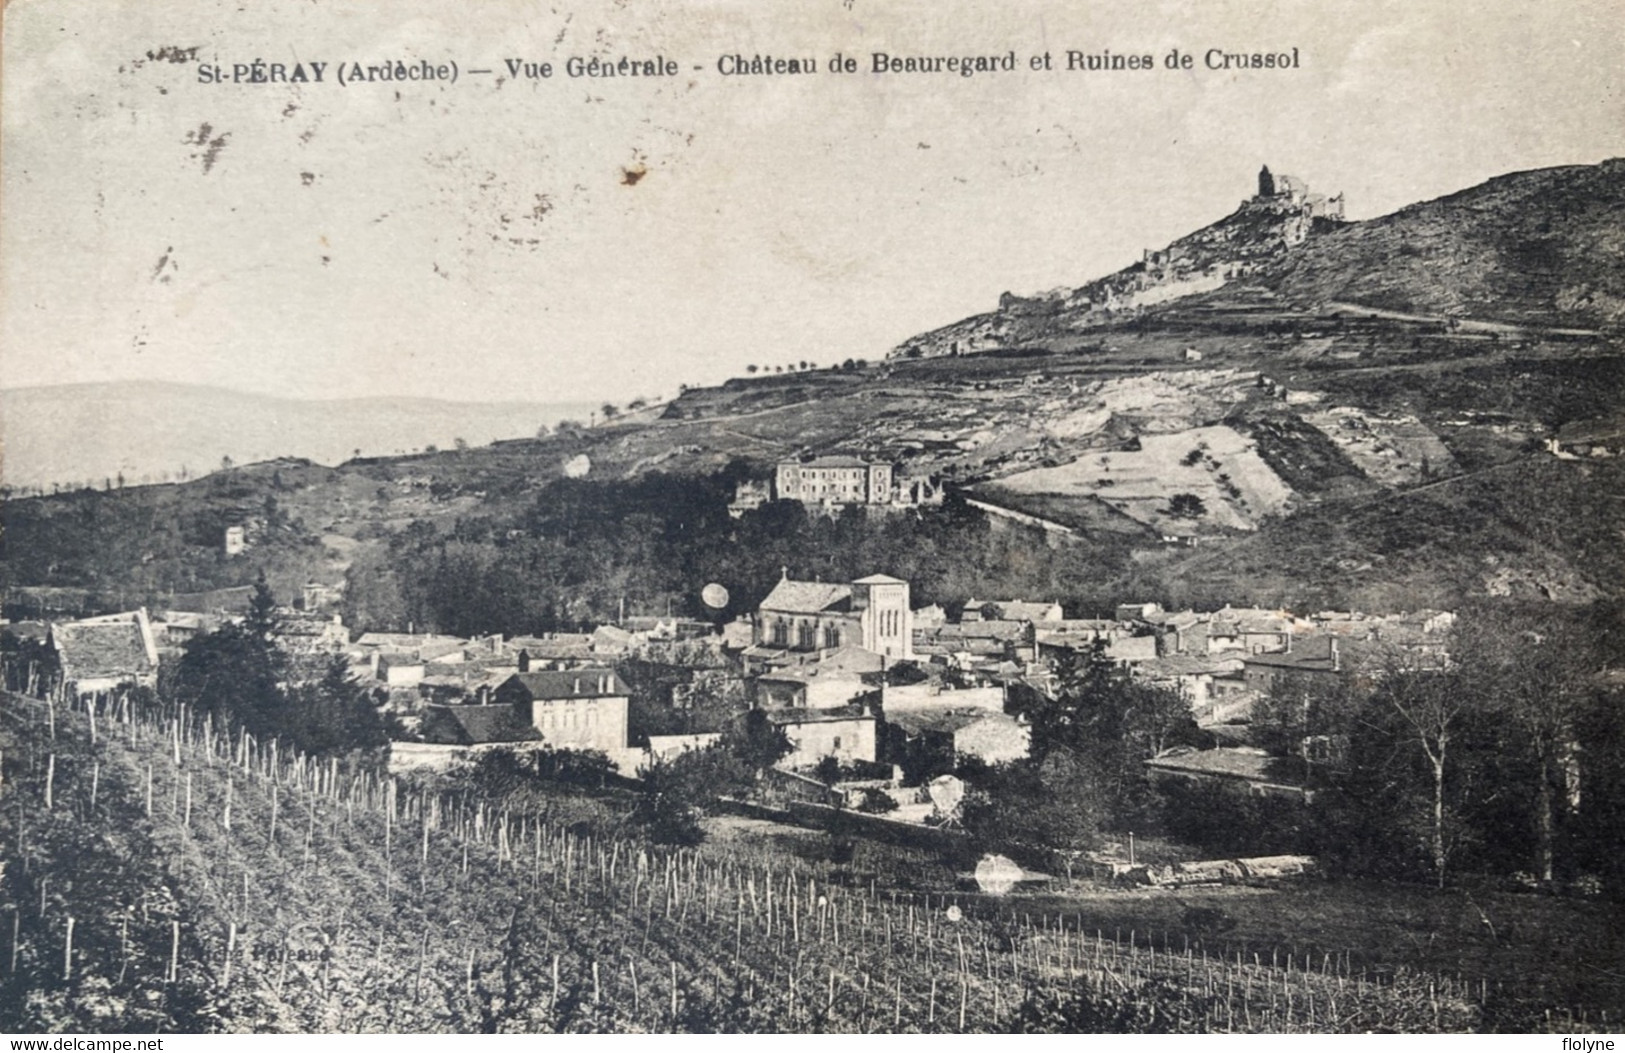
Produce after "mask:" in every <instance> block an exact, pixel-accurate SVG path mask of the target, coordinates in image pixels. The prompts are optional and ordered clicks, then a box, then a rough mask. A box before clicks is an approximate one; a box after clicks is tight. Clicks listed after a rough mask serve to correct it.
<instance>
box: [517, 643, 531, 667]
mask: <svg viewBox="0 0 1625 1053" xmlns="http://www.w3.org/2000/svg"><path fill="white" fill-rule="evenodd" d="M519 671H520V672H521V673H528V672H530V652H529V651H528V650H526V649H525V648H523V647H521V648H520V649H519Z"/></svg>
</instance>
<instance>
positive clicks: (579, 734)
mask: <svg viewBox="0 0 1625 1053" xmlns="http://www.w3.org/2000/svg"><path fill="white" fill-rule="evenodd" d="M842 470H843V471H846V472H848V473H850V474H851V475H853V476H854V477H856V478H858V479H860V480H862V481H865V482H866V481H867V479H868V477H870V476H872V475H874V474H876V473H875V472H874V471H873V469H872V467H867V466H866V467H858V468H852V467H851V466H845V467H843V468H842ZM781 485H782V484H781ZM869 492H870V491H869V490H868V489H867V488H866V487H857V486H856V485H855V484H854V486H853V488H852V489H850V490H849V491H848V492H847V493H845V494H844V495H843V496H845V497H846V498H847V499H848V500H850V501H864V500H868V499H869V497H868V495H869ZM876 492H879V491H876ZM808 497H809V500H814V501H817V502H818V503H819V505H820V506H821V507H825V508H826V509H827V508H829V507H830V504H831V501H830V494H829V493H827V492H818V493H813V494H809V495H808ZM836 510H837V511H838V509H836ZM241 543H242V539H241V535H240V533H238V532H235V531H234V532H233V533H232V535H231V536H230V537H229V538H228V544H230V545H232V546H239V545H241ZM790 569H791V568H789V567H786V568H784V570H783V574H782V577H781V580H779V581H778V582H777V583H776V584H775V585H774V586H773V588H772V589H771V591H770V592H769V593H768V594H767V595H766V596H763V597H762V598H761V599H760V600H759V602H757V603H756V605H755V609H754V610H753V611H752V612H750V613H749V614H747V615H742V616H740V617H738V618H736V619H733V620H730V621H719V620H707V619H700V618H689V617H680V616H671V615H665V616H648V615H628V616H624V617H622V618H620V619H618V620H617V621H614V622H607V623H605V624H601V625H598V626H596V627H593V628H592V629H591V631H583V632H575V633H562V632H560V633H547V634H540V635H507V636H504V635H503V634H500V633H492V634H490V635H485V636H476V637H459V636H452V635H444V634H437V633H424V632H376V631H362V632H359V633H356V632H352V631H351V629H350V627H348V626H346V625H345V624H344V623H343V621H342V618H341V616H340V615H339V614H338V613H337V612H336V607H337V606H338V603H339V600H340V597H341V592H342V590H341V589H340V588H337V587H333V586H326V585H321V584H317V583H311V584H309V585H307V586H306V588H305V589H303V590H302V593H301V595H300V596H299V597H298V598H297V599H295V600H294V602H292V603H291V604H288V605H285V606H279V607H277V608H276V609H275V611H274V617H273V620H272V623H271V624H272V628H271V631H270V636H271V638H272V641H273V642H274V644H275V645H276V646H277V648H279V649H280V650H281V651H282V652H284V653H285V654H287V655H290V656H295V657H302V658H304V659H322V660H325V661H328V662H331V661H333V660H342V662H343V664H344V668H345V669H346V670H347V672H348V676H349V678H350V680H351V681H352V682H353V683H354V684H355V685H357V686H359V687H361V688H363V689H364V690H365V691H366V693H367V695H368V696H369V697H370V698H371V699H372V700H373V702H374V704H375V705H376V706H377V707H379V709H380V710H381V711H382V712H384V713H386V714H388V715H389V716H390V717H391V718H392V727H393V728H395V729H396V730H395V737H394V741H392V742H391V744H390V752H389V761H388V764H389V770H390V772H391V773H394V774H402V773H407V772H413V771H422V770H429V771H445V770H448V769H449V768H452V767H454V766H455V765H457V764H458V763H459V762H460V761H463V760H468V759H472V758H476V757H478V756H479V755H481V754H482V753H486V752H490V751H527V750H539V749H545V750H553V751H582V752H586V753H591V754H597V755H601V756H602V758H604V759H605V760H606V761H607V767H608V769H609V770H610V771H612V772H613V773H615V774H616V775H617V776H619V777H620V778H621V779H624V780H628V781H633V782H635V781H636V780H638V779H639V778H640V776H641V775H643V774H644V773H645V772H646V771H647V770H648V769H649V768H650V766H651V765H656V764H659V763H663V762H669V761H671V760H672V759H674V758H675V757H678V756H680V755H681V754H683V753H684V752H686V751H692V750H703V749H706V748H708V747H710V746H712V745H714V744H716V743H717V742H718V741H719V740H720V739H721V738H722V735H723V732H724V730H725V728H726V727H727V726H728V725H729V724H730V723H731V722H734V721H737V720H738V719H740V718H741V717H743V716H746V715H748V714H754V715H756V716H757V718H758V719H760V720H762V721H765V722H766V723H767V724H768V725H769V726H771V727H772V728H774V729H777V730H778V731H781V732H782V733H783V735H784V737H785V739H786V740H787V742H788V745H789V750H788V752H787V753H786V754H785V755H784V756H782V758H781V759H780V760H779V761H778V763H777V764H776V765H774V767H773V768H772V770H771V771H769V772H768V773H767V777H766V778H765V779H764V780H763V783H762V786H761V792H760V794H759V803H776V804H779V805H783V804H785V803H786V802H788V801H796V802H811V803H814V804H817V805H821V806H825V807H831V808H837V809H839V808H852V809H856V810H859V811H863V812H870V813H876V815H877V816H881V817H884V821H885V822H886V823H891V824H908V825H913V826H917V827H928V828H949V829H951V828H953V826H954V825H955V823H956V820H957V815H956V809H957V807H958V804H959V802H960V801H961V799H962V798H963V794H964V787H963V785H962V783H961V781H960V779H959V777H958V773H959V772H960V771H961V769H962V767H963V766H964V765H966V764H967V763H969V764H979V765H984V766H992V765H999V764H1003V763H1007V762H1012V761H1017V760H1021V759H1023V758H1025V757H1027V756H1028V754H1029V749H1030V745H1031V728H1030V726H1029V721H1028V718H1027V716H1026V713H1028V712H1029V711H1030V710H1031V708H1032V705H1031V703H1032V702H1033V701H1034V700H1042V699H1045V698H1053V697H1054V696H1055V694H1056V692H1057V691H1058V690H1059V687H1060V685H1059V683H1058V677H1057V670H1058V669H1060V668H1062V667H1064V666H1066V665H1067V664H1068V663H1073V664H1074V665H1079V664H1087V663H1091V662H1094V663H1103V664H1106V665H1109V666H1110V667H1111V668H1113V669H1114V670H1119V671H1121V672H1122V673H1124V674H1126V676H1127V677H1128V678H1129V679H1130V680H1131V681H1132V682H1134V683H1137V684H1142V685H1146V686H1149V687H1153V688H1159V689H1163V690H1165V691H1167V692H1169V693H1171V694H1172V695H1175V696H1177V697H1178V698H1179V699H1181V700H1183V703H1184V705H1185V706H1186V707H1188V710H1189V715H1190V717H1191V719H1192V720H1193V721H1194V724H1195V726H1196V727H1197V728H1198V729H1200V731H1201V733H1202V739H1203V741H1202V743H1201V745H1199V746H1198V745H1191V744H1180V745H1176V746H1171V747H1169V748H1167V749H1164V750H1161V751H1160V752H1158V753H1157V754H1156V755H1155V756H1152V757H1149V758H1146V759H1145V760H1144V765H1145V767H1146V769H1147V775H1148V776H1149V778H1150V779H1151V781H1152V782H1153V783H1158V782H1162V781H1176V782H1184V783H1188V784H1195V785H1210V786H1216V787H1217V786H1223V787H1227V788H1228V789H1230V790H1232V791H1239V792H1241V793H1243V794H1246V795H1259V796H1272V797H1276V798H1283V797H1284V798H1287V799H1296V800H1299V801H1307V800H1309V799H1310V798H1311V796H1312V794H1313V790H1312V789H1311V788H1310V787H1308V786H1306V785H1301V784H1296V783H1294V782H1293V781H1291V780H1290V779H1283V777H1282V776H1281V775H1280V774H1279V771H1278V768H1279V765H1278V764H1276V763H1275V761H1277V760H1278V759H1279V758H1277V757H1272V755H1271V753H1270V752H1269V751H1268V750H1267V749H1266V748H1264V746H1263V745H1262V744H1261V743H1260V741H1259V737H1258V736H1256V735H1255V734H1254V733H1253V731H1254V729H1253V721H1254V716H1255V710H1256V708H1257V707H1258V706H1259V704H1260V703H1261V701H1262V700H1265V699H1268V698H1270V697H1271V696H1272V694H1279V693H1280V690H1281V687H1282V686H1283V685H1285V684H1292V685H1303V684H1308V685H1314V684H1323V685H1326V686H1328V687H1330V686H1332V685H1335V684H1338V683H1340V682H1344V681H1347V680H1349V679H1351V678H1356V677H1361V676H1367V677H1369V676H1373V675H1378V676H1380V675H1381V668H1380V664H1381V663H1385V662H1386V663H1392V662H1393V661H1394V658H1395V656H1396V655H1398V656H1405V657H1406V659H1407V660H1408V661H1409V662H1410V663H1411V664H1412V665H1413V666H1414V665H1427V664H1429V663H1432V664H1433V665H1435V666H1437V665H1438V664H1439V663H1441V662H1443V661H1444V660H1445V649H1446V641H1447V638H1448V634H1449V631H1450V629H1451V628H1452V626H1453V624H1454V622H1455V620H1456V619H1455V616H1454V615H1453V614H1452V613H1450V612H1446V611H1432V610H1423V611H1416V612H1410V613H1403V614H1393V615H1367V614H1362V613H1358V612H1346V611H1321V612H1314V613H1307V614H1306V613H1296V612H1290V611H1285V610H1265V609H1259V608H1252V607H1229V606H1227V607H1224V608H1222V609H1219V610H1214V611H1194V610H1180V611H1169V610H1164V609H1163V608H1162V607H1161V606H1160V605H1159V604H1157V603H1154V602H1125V603H1122V604H1119V605H1117V606H1116V607H1115V609H1114V610H1112V611H1109V612H1097V614H1098V616H1095V617H1083V616H1080V615H1082V614H1083V613H1084V612H1079V611H1071V612H1069V611H1067V610H1066V609H1064V607H1063V606H1062V604H1060V603H1058V602H1052V601H1047V600H1043V599H1031V598H1023V599H980V598H971V599H969V600H968V601H966V602H965V603H963V604H962V605H955V606H952V607H945V606H944V605H942V604H939V603H932V604H929V605H926V606H922V607H916V606H914V605H913V603H912V602H911V593H910V583H909V582H907V581H904V580H901V579H899V578H896V577H891V576H889V575H886V574H884V573H875V574H871V575H868V576H865V577H862V578H859V579H857V580H855V581H850V582H825V581H817V580H813V581H808V580H799V579H797V578H795V577H792V576H791V574H790ZM254 592H255V589H254V588H253V587H252V586H244V587H242V588H237V589H228V590H217V591H215V592H214V593H210V594H205V595H203V596H200V597H197V598H196V599H197V601H198V602H193V603H191V604H189V605H190V606H192V607H196V608H203V609H194V610H154V611H149V610H148V609H146V608H140V609H136V610H132V611H121V612H112V613H107V614H101V615H96V616H92V617H87V618H79V619H74V620H22V621H13V622H9V623H7V624H6V625H5V627H4V628H5V631H7V632H8V633H10V634H12V635H13V636H15V637H17V638H19V639H22V640H29V641H32V642H33V643H34V644H35V645H36V646H38V647H39V648H41V649H42V653H44V654H48V655H50V656H51V657H52V658H53V659H54V664H55V666H56V667H57V669H58V670H59V674H58V675H59V677H60V683H61V686H62V688H63V689H64V691H65V692H67V693H71V694H73V695H76V696H80V697H84V696H90V695H96V694H101V693H110V692H117V691H120V690H123V689H128V688H135V687H145V688H155V687H156V686H157V684H158V682H159V674H160V670H161V669H162V668H163V667H164V666H165V663H167V662H176V661H178V660H179V659H180V657H181V656H182V655H183V653H184V651H185V648H186V646H187V644H188V643H189V642H190V641H193V640H195V639H197V638H199V637H200V636H201V635H203V634H206V633H208V632H210V631H213V630H215V629H218V628H220V627H221V626H223V625H228V624H232V623H240V622H241V621H242V620H243V619H244V617H245V616H246V612H247V609H248V604H249V603H250V601H251V599H252V595H253V593H254ZM303 666H304V667H306V668H311V669H315V668H320V663H319V662H318V663H315V664H312V663H311V662H309V661H307V662H304V663H303ZM36 687H37V685H36ZM1300 689H1301V688H1300ZM1299 745H1300V746H1301V749H1302V751H1303V756H1304V757H1305V758H1308V757H1310V756H1311V755H1312V754H1313V752H1314V751H1315V750H1317V749H1324V747H1325V744H1324V743H1317V742H1312V741H1309V740H1307V739H1306V740H1305V741H1303V742H1302V743H1300V744H1299Z"/></svg>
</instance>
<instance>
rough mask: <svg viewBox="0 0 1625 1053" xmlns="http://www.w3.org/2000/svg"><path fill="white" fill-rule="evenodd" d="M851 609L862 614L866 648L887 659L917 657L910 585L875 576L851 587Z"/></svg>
mask: <svg viewBox="0 0 1625 1053" xmlns="http://www.w3.org/2000/svg"><path fill="white" fill-rule="evenodd" d="M852 601H853V602H852V606H853V607H854V608H856V609H857V611H858V612H859V618H860V624H861V627H862V633H863V647H864V649H865V650H868V651H873V652H875V653H876V654H878V655H882V656H884V657H886V658H888V659H895V658H913V657H914V613H913V611H912V610H911V609H910V608H909V596H908V582H906V581H903V580H901V579H899V578H893V577H889V576H887V575H885V574H872V575H870V576H869V577H867V578H859V579H858V580H857V581H854V582H853V583H852Z"/></svg>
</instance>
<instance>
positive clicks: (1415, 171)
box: [0, 0, 1625, 401]
mask: <svg viewBox="0 0 1625 1053" xmlns="http://www.w3.org/2000/svg"><path fill="white" fill-rule="evenodd" d="M1620 15H1621V9H1620V6H1619V2H1618V0H1556V2H1551V3H1546V4H1542V5H1539V6H1535V5H1527V4H1515V3H1511V2H1503V0H1496V2H1491V3H1480V4H1472V5H1469V4H1466V3H1459V2H1423V0H1405V2H1386V0H1358V2H1333V3H1327V2H1319V3H1313V4H1311V3H1306V2H1304V3H1288V2H1273V3H1272V2H1252V3H1238V2H1229V0H1203V2H1201V3H1197V2H1194V0H1188V2H1161V3H1157V2H1145V0H1138V2H1114V0H1092V2H1090V3H1088V4H1076V3H1066V4H1063V3H1030V2H1026V3H1024V2H1021V0H1005V2H1002V3H965V2H958V0H941V2H927V0H920V2H894V0H885V2H881V0H793V2H792V0H709V2H703V3H689V4H675V3H674V4H663V5H658V7H657V5H651V4H636V3H629V2H627V0H618V2H617V0H610V2H604V3H598V2H582V3H566V2H562V0H546V2H531V0H511V2H509V0H495V2H486V3H481V4H479V5H472V4H467V5H465V4H462V3H454V2H434V3H431V2H427V0H391V2H387V3H363V2H361V0H350V2H347V3H333V2H328V0H255V2H253V3H238V2H236V0H229V2H216V0H146V2H136V0H13V2H12V3H11V4H10V5H9V7H7V9H6V11H5V23H4V41H3V49H4V54H3V59H4V62H3V66H0V386H7V387H17V386H30V385H39V384H55V383H76V382H89V381H116V380H134V379H141V380H163V381H173V382H181V383H193V384H207V385H214V386H219V387H228V388H234V389H238V390H243V391H250V392H259V393H264V394H267V395H276V396H282V397H292V398H336V397H352V396H358V395H404V396H420V397H438V398H449V399H458V400H470V401H488V400H504V401H510V400H534V401H573V400H584V399H591V400H598V399H608V400H615V401H623V400H626V399H630V398H632V397H634V396H645V397H657V396H663V395H670V394H673V393H675V391H676V389H677V386H678V385H679V384H681V383H688V384H708V383H716V382H718V381H721V380H723V379H725V378H727V377H730V376H738V375H742V374H743V372H744V370H745V368H746V366H747V365H750V364H757V365H762V364H767V365H772V364H784V363H794V362H799V361H811V362H816V363H820V364H830V363H833V362H837V361H840V360H843V359H846V358H849V357H856V358H867V359H870V360H874V359H878V358H881V357H883V356H884V355H885V354H886V352H887V351H888V350H889V349H890V348H892V347H894V346H895V345H896V344H898V343H900V342H901V341H902V340H904V339H906V338H907V337H909V336H911V335H913V334H915V333H918V332H921V331H924V330H927V329H931V328H935V327H936V326H939V325H943V324H946V323H948V322H952V321H954V320H956V319H959V318H962V317H964V316H966V315H969V314H973V313H977V312H981V311H986V310H990V309H992V308H993V307H994V306H995V305H996V304H997V302H998V297H999V295H1000V293H1002V292H1004V291H1006V290H1009V291H1013V292H1018V293H1033V292H1038V291H1041V290H1045V289H1050V288H1055V287H1059V286H1074V285H1079V284H1083V283H1084V282H1086V281H1088V280H1090V279H1093V278H1095V277H1099V276H1100V275H1103V274H1105V273H1109V272H1110V271H1112V270H1115V269H1117V268H1119V267H1121V266H1124V265H1126V264H1128V263H1130V262H1132V261H1133V260H1135V259H1137V258H1138V257H1139V255H1140V252H1141V250H1142V249H1144V248H1147V247H1154V246H1161V245H1163V244H1165V243H1166V242H1168V241H1169V240H1171V239H1173V238H1175V237H1177V236H1179V235H1181V234H1184V233H1186V232H1188V231H1190V230H1192V229H1195V228H1197V227H1200V226H1203V225H1205V224H1207V223H1209V222H1212V221H1214V220H1216V219H1218V218H1220V217H1221V216H1223V215H1225V214H1226V213H1228V212H1229V211H1230V210H1232V209H1233V208H1234V207H1235V206H1236V205H1237V204H1238V203H1239V202H1240V201H1241V200H1242V198H1244V197H1246V196H1248V195H1249V194H1251V193H1252V192H1253V189H1254V186H1255V179H1256V173H1257V171H1258V168H1259V166H1260V165H1261V164H1264V163H1267V164H1269V165H1270V167H1271V168H1272V169H1273V170H1274V171H1276V172H1285V173H1290V174H1292V175H1295V176H1298V177H1300V178H1302V179H1304V180H1306V181H1307V182H1308V183H1309V184H1310V186H1311V188H1312V189H1314V190H1316V191H1324V192H1326V193H1335V192H1338V191H1342V192H1343V193H1344V194H1345V195H1346V199H1347V203H1348V211H1349V214H1350V216H1351V217H1352V218H1364V217H1369V216H1375V215H1380V214H1383V213H1385V212H1389V211H1392V210H1394V209H1396V208H1399V207H1402V206H1404V205H1406V204H1409V203H1411V202H1414V201H1418V200H1425V199H1428V198H1431V197H1436V196H1439V195H1442V194H1447V193H1451V192H1453V191H1456V190H1459V189H1462V188H1465V187H1468V186H1471V185H1474V184H1476V183H1479V182H1482V181H1483V180H1485V179H1487V178H1490V177H1492V176H1495V175H1498V174H1501V173H1504V172H1508V171H1515V170H1521V169H1528V168H1538V167H1545V166H1550V165H1560V164H1586V163H1595V162H1598V161H1601V160H1604V159H1606V158H1608V157H1612V156H1618V155H1621V154H1625V143H1622V140H1625V94H1622V83H1621V81H1622V76H1625V75H1622V72H1621V71H1622V70H1625V63H1621V61H1620V55H1621V54H1625V18H1622V17H1620ZM163 48H172V49H179V51H180V52H181V53H182V56H183V57H184V56H185V55H186V54H187V53H189V51H190V49H193V48H195V49H196V52H195V55H196V57H195V59H186V60H184V61H179V62H175V61H169V60H167V59H166V58H162V57H159V58H152V57H149V54H148V53H149V52H150V53H152V54H153V55H160V49H163ZM1174 48H1178V49H1180V50H1181V51H1184V52H1187V53H1191V54H1193V55H1194V57H1195V67H1194V68H1193V69H1191V70H1188V71H1186V70H1169V69H1166V68H1165V67H1164V59H1165V56H1166V55H1167V54H1168V52H1169V51H1170V50H1171V49H1174ZM1209 48H1221V49H1223V50H1225V51H1232V52H1253V51H1259V52H1264V51H1268V52H1279V51H1286V52H1290V51H1291V49H1293V48H1297V53H1298V55H1299V63H1300V65H1299V68H1298V69H1296V70H1287V71H1273V70H1246V71H1230V72H1224V71H1212V70H1208V69H1205V68H1204V67H1203V56H1204V54H1205V53H1206V51H1207V50H1208V49H1209ZM1068 49H1072V50H1077V51H1081V52H1086V53H1098V52H1100V51H1103V50H1107V49H1109V50H1110V51H1112V52H1115V53H1120V54H1145V55H1150V56H1152V57H1153V59H1154V60H1155V63H1156V69H1154V70H1152V71H1143V72H1138V71H1117V72H1068V71H1066V70H1064V69H1062V68H1058V67H1061V66H1064V64H1065V52H1066V51H1067V50H1068ZM876 51H884V52H887V53H889V54H894V55H975V54H995V55H1002V54H1005V53H1007V52H1010V51H1014V52H1015V53H1016V54H1017V56H1018V62H1019V63H1020V65H1021V66H1022V67H1023V68H1022V69H1020V70H1019V71H1017V72H991V73H984V74H977V75H975V76H971V77H962V76H957V75H951V74H950V75H944V74H876V73H873V72H871V68H870V67H871V62H872V60H871V59H870V55H871V54H872V53H873V52H876ZM1045 52H1048V53H1049V54H1050V56H1051V63H1052V66H1054V67H1057V68H1052V69H1050V70H1048V71H1033V70H1031V69H1030V68H1027V67H1028V66H1029V64H1030V62H1031V60H1032V57H1033V56H1041V55H1043V54H1044V53H1045ZM836 53H840V54H843V55H846V56H851V57H853V58H855V59H857V66H858V71H857V72H856V73H852V74H835V73H829V72H826V66H827V65H828V61H829V58H830V56H832V55H834V54H836ZM734 54H738V55H742V56H744V57H746V58H749V57H751V56H753V55H756V54H771V55H774V56H785V57H803V56H805V57H811V58H814V59H816V60H817V61H818V68H819V72H818V73H816V74H813V75H810V76H791V75H783V76H759V77H750V76H739V77H725V76H722V75H721V74H719V72H718V71H717V60H718V58H719V57H721V56H723V55H734ZM622 55H626V56H632V57H638V58H653V57H655V56H657V55H659V56H664V57H667V58H672V59H675V60H676V61H677V62H678V64H679V74H678V75H677V76H675V77H664V78H656V79H643V78H638V79H632V78H625V79H622V78H617V79H613V80H605V79H598V80H592V79H586V78H570V77H568V76H566V75H565V72H564V68H563V67H564V63H565V61H566V60H567V59H568V58H570V57H571V56H579V57H582V58H589V57H593V56H598V57H609V58H612V59H613V58H618V57H620V56H622ZM510 58H517V59H523V60H526V61H530V62H549V63H552V64H553V67H554V70H553V76H552V77H551V78H550V79H546V80H529V79H526V78H524V77H522V76H521V77H519V78H510V77H507V76H506V75H505V74H506V68H505V65H504V61H505V60H506V59H510ZM256 59H258V60H263V61H265V62H267V63H273V62H281V63H284V64H285V65H290V66H291V64H292V63H295V62H309V61H317V62H326V63H328V64H329V65H328V66H327V69H326V72H325V76H326V82H324V83H322V84H313V83H307V84H231V83H227V84H205V83H200V81H199V66H200V64H219V65H221V66H223V67H224V69H225V72H226V74H227V76H228V78H229V76H230V75H231V72H232V67H233V65H234V64H236V63H243V64H248V63H252V62H254V61H255V60H256ZM397 59H399V60H403V61H406V62H410V63H413V64H416V63H418V62H419V61H425V60H426V61H428V62H430V63H431V64H440V63H446V62H450V61H456V62H457V63H458V67H459V77H458V81H457V82H456V83H454V84H448V83H443V82H433V83H425V82H421V81H407V82H403V83H371V84H351V85H349V86H345V87H341V86H339V85H338V84H336V83H333V78H334V76H335V74H336V67H337V66H338V65H340V64H341V63H342V64H343V65H345V66H346V67H348V66H349V65H350V64H351V63H355V62H361V63H363V64H377V63H380V62H383V61H386V60H397ZM696 66H698V67H700V68H699V69H695V67H696ZM480 68H490V69H492V70H493V73H491V74H471V73H467V72H465V71H466V70H469V69H480ZM629 173H631V174H632V175H635V176H637V178H635V179H634V178H631V177H629Z"/></svg>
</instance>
